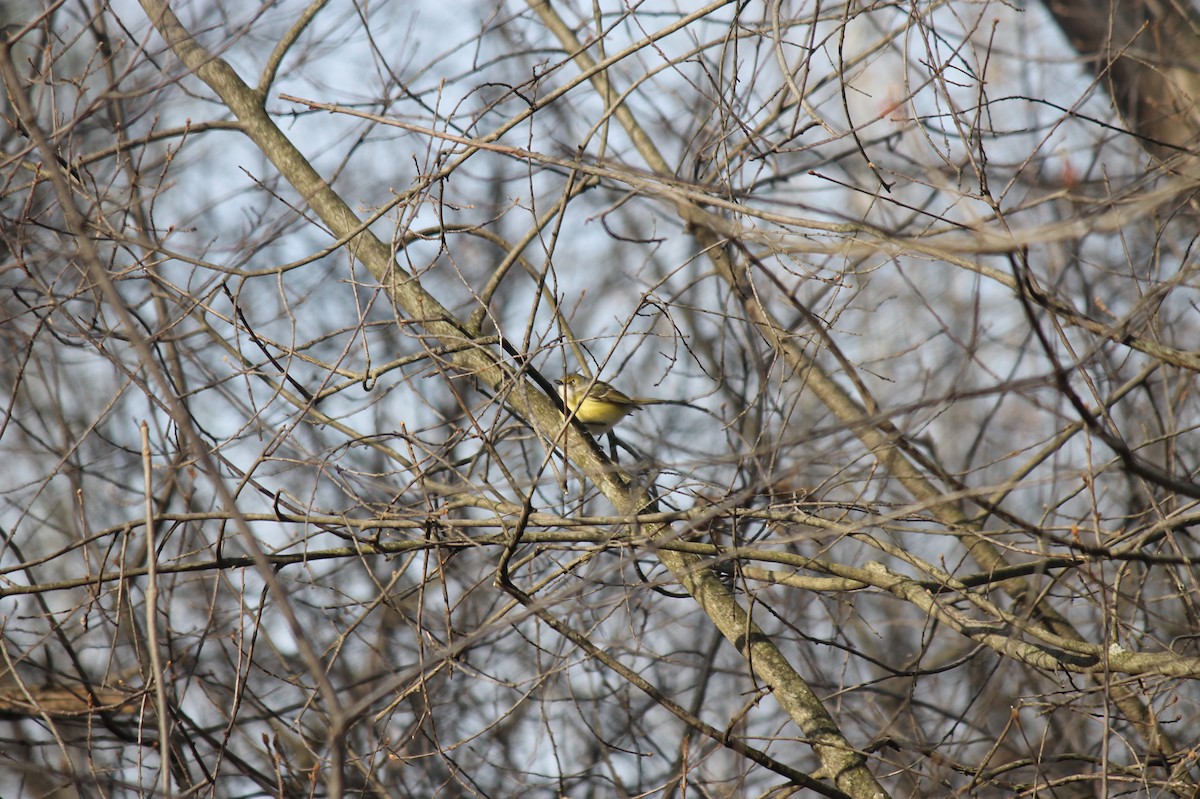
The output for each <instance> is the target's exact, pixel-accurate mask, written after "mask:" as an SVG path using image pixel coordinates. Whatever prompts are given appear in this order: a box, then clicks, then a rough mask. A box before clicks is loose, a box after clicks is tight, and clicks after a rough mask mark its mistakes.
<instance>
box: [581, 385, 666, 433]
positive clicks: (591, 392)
mask: <svg viewBox="0 0 1200 799" xmlns="http://www.w3.org/2000/svg"><path fill="white" fill-rule="evenodd" d="M557 382H558V393H559V394H560V395H562V401H563V405H566V406H567V410H569V411H572V412H574V414H575V418H576V419H577V420H579V423H580V424H582V425H583V426H584V427H586V428H587V429H588V432H589V433H591V434H592V435H594V436H600V435H604V434H605V433H607V432H609V431H611V430H612V429H613V427H614V426H615V425H616V424H617V422H619V421H621V420H622V419H624V418H625V417H626V416H628V415H629V414H631V413H633V412H634V411H637V410H641V407H642V406H643V405H654V404H658V403H660V402H662V401H663V400H649V399H641V398H639V399H633V398H632V397H630V396H628V395H626V394H624V393H623V392H621V391H618V390H617V389H615V388H613V387H612V386H610V385H609V384H608V383H605V382H604V381H603V380H593V379H592V378H590V377H585V376H583V375H581V374H578V373H576V374H570V375H566V376H564V377H562V378H559V380H558V381H557Z"/></svg>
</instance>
